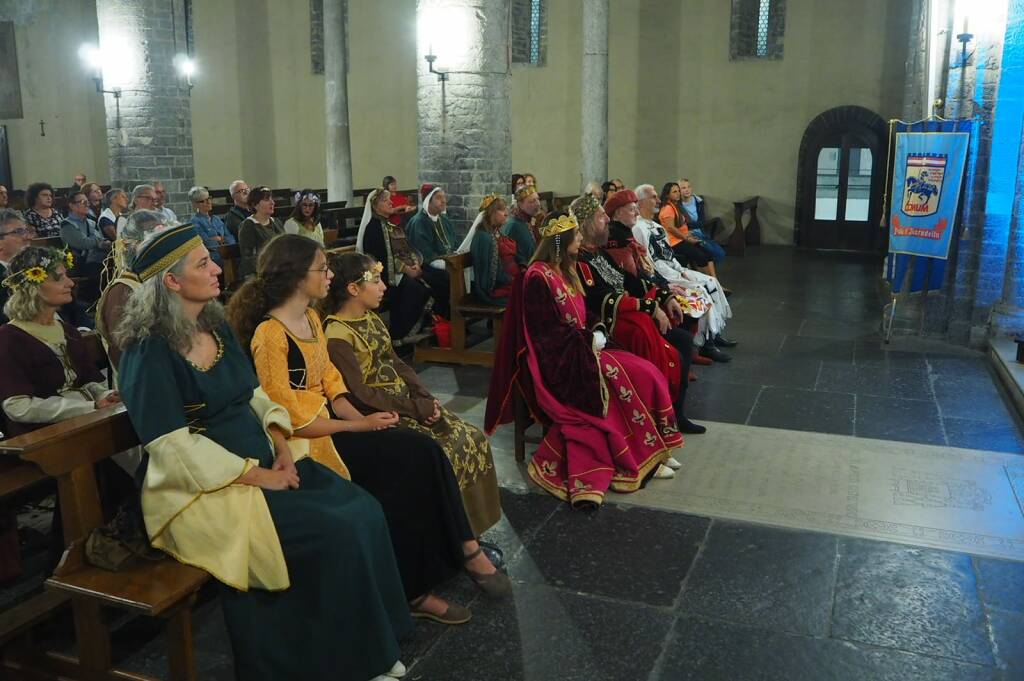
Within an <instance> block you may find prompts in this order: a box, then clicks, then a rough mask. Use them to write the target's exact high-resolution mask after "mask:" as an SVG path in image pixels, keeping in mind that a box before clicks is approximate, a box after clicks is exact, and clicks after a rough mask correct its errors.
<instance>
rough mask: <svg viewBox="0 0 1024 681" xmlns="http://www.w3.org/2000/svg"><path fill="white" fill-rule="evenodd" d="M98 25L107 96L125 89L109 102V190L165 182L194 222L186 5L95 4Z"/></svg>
mask: <svg viewBox="0 0 1024 681" xmlns="http://www.w3.org/2000/svg"><path fill="white" fill-rule="evenodd" d="M96 19H97V24H98V26H99V50H100V54H101V55H102V56H103V59H104V62H105V66H104V70H103V79H104V88H105V89H107V90H112V89H114V88H120V97H119V98H115V96H114V95H112V94H106V95H104V101H105V105H106V112H107V148H108V153H109V156H110V183H111V185H112V186H115V187H122V188H124V189H126V190H129V191H130V190H131V188H132V187H134V186H135V185H137V184H142V183H146V182H152V181H153V180H160V181H161V182H163V184H164V188H165V189H166V190H167V203H168V205H169V206H170V207H171V209H172V210H174V212H175V213H177V214H178V215H179V216H187V215H190V214H191V210H192V207H191V206H190V205H189V203H188V200H187V198H186V193H187V192H188V190H189V188H190V187H191V186H192V185H193V184H194V183H195V164H194V161H193V158H192V113H191V110H190V107H189V87H188V84H187V83H186V82H185V80H184V79H183V78H182V77H180V76H179V75H178V72H177V70H176V68H175V65H174V57H175V55H176V54H181V53H184V52H185V51H186V43H185V5H184V0H96ZM207 87H214V84H212V83H210V84H208V85H207Z"/></svg>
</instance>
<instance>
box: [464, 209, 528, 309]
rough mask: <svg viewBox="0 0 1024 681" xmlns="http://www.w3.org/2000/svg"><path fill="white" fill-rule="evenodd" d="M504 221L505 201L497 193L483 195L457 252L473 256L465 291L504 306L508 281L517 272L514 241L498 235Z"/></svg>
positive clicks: (508, 288) (487, 301)
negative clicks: (468, 281)
mask: <svg viewBox="0 0 1024 681" xmlns="http://www.w3.org/2000/svg"><path fill="white" fill-rule="evenodd" d="M507 219H508V207H507V205H506V204H505V200H504V199H502V198H501V197H500V196H498V195H497V194H490V195H489V196H485V197H484V199H483V201H481V202H480V212H479V213H477V215H476V220H474V221H473V226H472V227H470V229H469V233H467V234H466V238H465V239H464V240H463V241H462V245H461V246H459V250H458V252H459V253H466V252H469V253H470V255H472V256H473V270H472V274H473V280H472V282H470V283H471V285H470V287H469V289H470V290H471V291H472V293H473V295H475V296H476V297H477V298H479V299H480V300H482V301H483V302H485V303H489V304H491V305H501V306H504V305H506V304H507V303H508V295H509V293H511V291H512V280H513V279H515V278H516V275H518V274H519V271H520V268H519V264H518V263H517V262H516V242H515V241H514V240H513V239H511V238H509V237H507V236H505V235H503V234H502V233H501V228H502V226H503V225H504V224H505V220H507ZM467 274H468V272H467Z"/></svg>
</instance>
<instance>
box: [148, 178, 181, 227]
mask: <svg viewBox="0 0 1024 681" xmlns="http://www.w3.org/2000/svg"><path fill="white" fill-rule="evenodd" d="M153 193H154V194H155V195H156V201H154V202H153V210H155V211H156V212H158V213H162V214H163V216H164V224H165V225H168V226H171V225H177V224H178V216H177V215H175V214H174V211H173V210H171V209H170V208H169V207H168V206H167V205H166V204H167V190H166V189H164V183H163V182H161V181H160V180H156V181H155V182H153Z"/></svg>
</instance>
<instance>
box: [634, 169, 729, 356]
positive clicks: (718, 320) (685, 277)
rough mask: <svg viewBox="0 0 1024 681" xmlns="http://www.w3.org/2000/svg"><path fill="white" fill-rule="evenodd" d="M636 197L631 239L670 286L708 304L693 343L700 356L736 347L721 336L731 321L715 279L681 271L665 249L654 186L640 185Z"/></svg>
mask: <svg viewBox="0 0 1024 681" xmlns="http://www.w3.org/2000/svg"><path fill="white" fill-rule="evenodd" d="M636 196H637V208H638V211H639V215H638V216H637V219H636V224H635V225H633V237H634V238H635V239H636V241H637V242H638V243H639V244H640V245H641V246H643V247H644V248H645V249H646V250H647V254H648V256H649V257H650V258H651V261H652V263H653V264H654V270H655V272H657V274H658V276H660V277H662V278H663V279H665V280H666V281H667V282H668V283H669V284H670V285H680V286H684V287H686V288H688V289H696V290H697V291H698V292H702V293H701V295H702V296H706V297H707V298H708V299H709V300H710V301H711V305H710V306H709V309H708V311H707V314H706V315H705V316H704V317H701V320H702V322H701V324H700V325H699V326H698V334H697V338H696V340H697V341H698V344H699V345H700V346H701V348H702V354H703V355H704V356H705V357H713V355H714V354H715V353H714V352H713V351H711V349H710V348H709V346H708V343H712V344H713V345H712V347H715V346H717V347H719V348H731V347H735V346H736V341H732V340H729V339H728V338H726V337H725V336H723V335H722V332H723V331H724V330H725V324H726V320H727V319H729V318H731V317H732V307H731V306H730V305H729V301H728V300H727V299H726V297H725V291H724V289H723V288H722V285H721V284H720V283H719V282H718V279H716V278H715V277H712V276H711V275H708V274H703V273H701V272H698V271H697V270H692V269H689V268H686V267H683V266H682V265H680V264H679V261H678V260H676V258H675V255H674V253H673V252H672V248H671V247H670V246H669V245H668V234H667V233H666V232H665V228H664V227H662V226H661V225H660V224H658V222H657V217H658V207H659V203H660V201H659V200H658V192H657V190H655V188H654V185H650V184H642V185H640V186H639V187H637V188H636Z"/></svg>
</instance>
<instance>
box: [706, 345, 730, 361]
mask: <svg viewBox="0 0 1024 681" xmlns="http://www.w3.org/2000/svg"><path fill="white" fill-rule="evenodd" d="M700 355H701V357H707V358H708V359H713V360H714V361H716V362H728V361H731V360H732V357H730V356H729V355H727V354H725V353H724V352H722V351H721V350H719V349H718V348H716V347H715V344H714V343H712V342H710V341H709V342H707V343H705V344H704V347H702V348H701V349H700Z"/></svg>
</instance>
